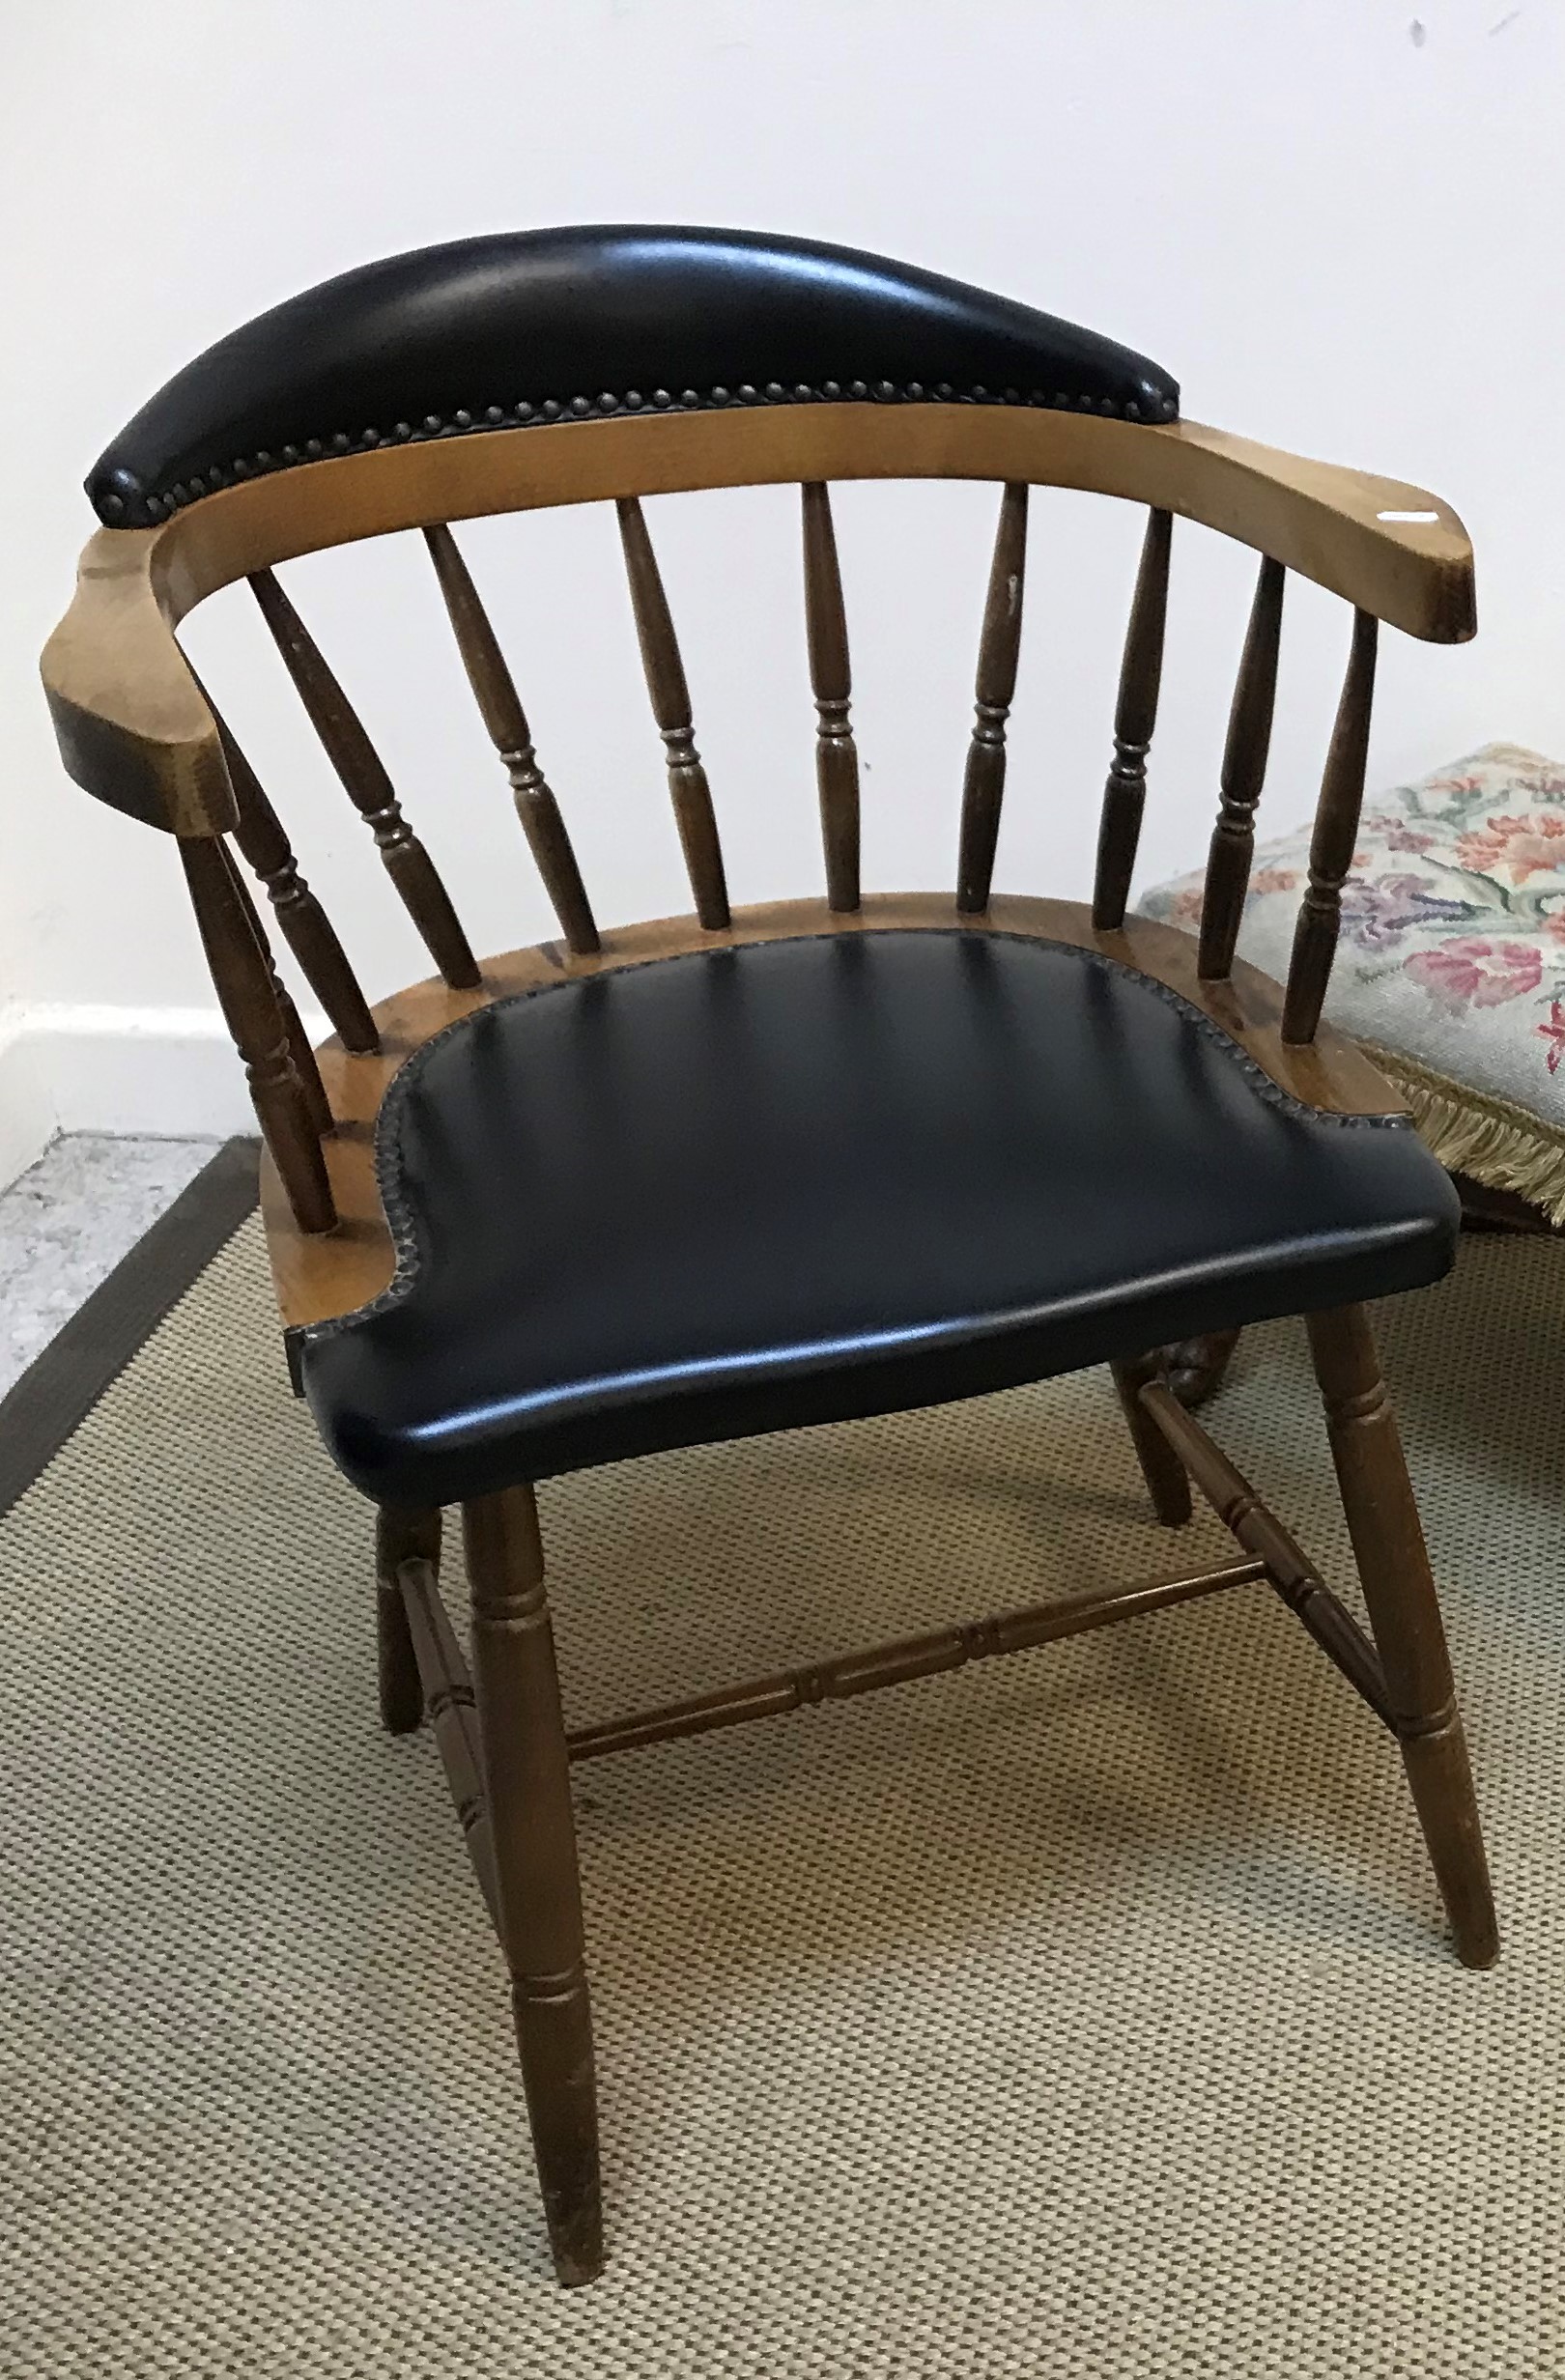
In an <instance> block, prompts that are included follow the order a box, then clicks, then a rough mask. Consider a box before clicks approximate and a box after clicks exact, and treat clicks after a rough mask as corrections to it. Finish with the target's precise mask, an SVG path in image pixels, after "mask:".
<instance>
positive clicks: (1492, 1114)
mask: <svg viewBox="0 0 1565 2380" xmlns="http://www.w3.org/2000/svg"><path fill="white" fill-rule="evenodd" d="M1358 1046H1359V1048H1360V1049H1361V1050H1362V1051H1363V1053H1364V1055H1365V1057H1366V1058H1367V1059H1368V1060H1369V1061H1370V1063H1372V1064H1373V1065H1376V1066H1379V1067H1380V1072H1381V1073H1382V1074H1383V1075H1384V1076H1385V1077H1386V1079H1387V1081H1388V1082H1390V1083H1392V1084H1394V1085H1395V1087H1396V1089H1397V1090H1398V1091H1401V1092H1402V1095H1403V1097H1404V1098H1405V1099H1406V1100H1407V1102H1408V1105H1409V1109H1410V1110H1411V1113H1412V1119H1413V1122H1414V1123H1415V1124H1416V1125H1417V1127H1418V1130H1419V1132H1420V1133H1421V1135H1422V1136H1423V1138H1424V1139H1425V1140H1426V1141H1427V1142H1428V1144H1429V1146H1430V1148H1432V1149H1433V1150H1434V1152H1435V1154H1436V1156H1437V1157H1438V1159H1439V1161H1440V1163H1441V1164H1442V1165H1443V1166H1444V1167H1445V1168H1446V1170H1447V1171H1448V1172H1449V1173H1452V1174H1467V1175H1470V1176H1471V1177H1472V1179H1473V1180H1474V1181H1481V1182H1483V1183H1485V1184H1486V1185H1487V1186H1488V1187H1489V1188H1490V1189H1491V1190H1509V1191H1511V1192H1512V1193H1513V1194H1514V1195H1515V1196H1516V1197H1517V1198H1521V1199H1525V1200H1526V1202H1527V1204H1528V1205H1529V1206H1536V1207H1537V1208H1538V1209H1539V1210H1540V1212H1542V1213H1543V1214H1545V1215H1547V1216H1548V1218H1549V1220H1550V1222H1551V1223H1554V1224H1565V1129H1558V1128H1556V1127H1555V1126H1553V1125H1551V1124H1548V1123H1545V1122H1544V1120H1543V1119H1542V1118H1541V1117H1539V1116H1534V1115H1533V1114H1532V1113H1531V1111H1530V1110H1529V1109H1527V1108H1524V1107H1518V1106H1517V1105H1516V1103H1515V1101H1514V1100H1511V1099H1501V1098H1497V1097H1495V1095H1494V1093H1493V1092H1492V1091H1468V1090H1466V1089H1465V1088H1464V1086H1463V1085H1462V1084H1460V1083H1454V1082H1453V1081H1452V1080H1451V1078H1450V1076H1449V1075H1447V1074H1434V1073H1432V1072H1431V1071H1430V1069H1429V1068H1428V1067H1427V1066H1421V1065H1420V1064H1419V1063H1418V1062H1417V1060H1416V1059H1412V1058H1405V1057H1404V1056H1403V1055H1402V1053H1401V1051H1400V1050H1388V1049H1382V1048H1381V1047H1380V1045H1379V1044H1378V1043H1377V1042H1374V1041H1360V1042H1359V1045H1358Z"/></svg>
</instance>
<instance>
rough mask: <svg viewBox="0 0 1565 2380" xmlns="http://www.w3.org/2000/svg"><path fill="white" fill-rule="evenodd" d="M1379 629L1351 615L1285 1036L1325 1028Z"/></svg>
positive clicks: (1359, 803)
mask: <svg viewBox="0 0 1565 2380" xmlns="http://www.w3.org/2000/svg"><path fill="white" fill-rule="evenodd" d="M1378 629H1379V622H1378V621H1377V619H1376V617H1375V614H1374V613H1373V612H1372V611H1355V612H1354V613H1353V638H1352V647H1351V649H1350V651H1349V655H1348V672H1347V675H1346V676H1345V678H1344V679H1343V682H1342V698H1341V700H1340V701H1339V702H1338V705H1337V719H1336V724H1335V726H1334V727H1333V729H1332V731H1331V748H1330V750H1329V751H1328V752H1327V754H1326V764H1325V774H1324V776H1323V779H1322V780H1321V799H1320V801H1319V802H1318V803H1317V805H1316V809H1315V833H1314V835H1313V836H1311V838H1310V881H1309V887H1308V890H1307V891H1306V893H1305V894H1304V898H1303V900H1302V901H1301V903H1300V904H1299V912H1298V923H1297V925H1296V926H1295V929H1294V954H1293V958H1292V960H1291V961H1290V963H1289V968H1288V994H1287V998H1286V1000H1285V1001H1284V1004H1283V1024H1282V1037H1283V1039H1284V1040H1285V1041H1309V1040H1312V1039H1313V1038H1314V1034H1315V1028H1316V1027H1317V1025H1318V1024H1319V1023H1320V1022H1321V1010H1322V1007H1323V1005H1324V1002H1325V996H1326V985H1327V984H1328V983H1329V981H1330V979H1331V962H1332V959H1333V958H1334V957H1335V955H1336V949H1337V928H1338V925H1339V924H1340V922H1341V920H1342V888H1343V886H1344V885H1345V884H1346V883H1347V881H1348V871H1349V869H1350V868H1351V867H1352V864H1353V845H1354V843H1355V842H1356V841H1357V839H1358V813H1359V811H1360V809H1361V808H1363V802H1364V770H1365V766H1366V763H1367V761H1368V758H1369V731H1370V706H1371V704H1372V702H1373V701H1374V698H1375V648H1376V638H1377V633H1378Z"/></svg>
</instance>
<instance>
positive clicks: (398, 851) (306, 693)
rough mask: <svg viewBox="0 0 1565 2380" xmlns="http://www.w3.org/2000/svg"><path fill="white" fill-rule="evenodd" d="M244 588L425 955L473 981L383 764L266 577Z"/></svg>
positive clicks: (461, 936) (474, 968)
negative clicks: (251, 594)
mask: <svg viewBox="0 0 1565 2380" xmlns="http://www.w3.org/2000/svg"><path fill="white" fill-rule="evenodd" d="M250 585H251V587H252V588H253V589H254V592H255V599H256V602H257V604H258V605H259V606H260V609H261V616H262V618H263V619H264V620H265V621H266V624H267V626H268V628H269V629H270V631H271V636H272V641H273V642H274V643H275V645H276V647H277V650H278V652H279V653H280V654H281V655H282V658H283V663H284V666H286V668H287V670H288V674H289V676H290V677H291V678H292V679H293V681H294V684H295V686H296V687H297V688H298V690H299V700H300V701H301V702H302V703H303V705H304V708H305V711H306V713H307V714H308V716H309V720H310V724H311V725H312V726H313V727H314V729H315V732H316V734H317V735H318V736H319V737H320V739H321V745H322V749H323V751H325V753H326V755H327V759H328V760H329V761H330V763H331V766H332V768H333V769H334V770H335V771H336V774H337V776H338V778H339V779H340V780H341V783H342V787H343V790H344V792H345V793H346V794H347V796H348V798H349V800H350V801H351V802H352V803H353V805H354V808H356V810H357V812H358V814H359V816H360V817H361V818H362V819H363V821H364V823H365V825H366V826H367V827H368V828H369V829H370V831H371V833H372V834H373V836H374V837H375V845H376V849H377V850H378V851H379V852H380V855H381V858H382V860H383V861H384V864H385V871H386V874H387V875H388V876H389V877H390V879H391V881H392V883H393V884H394V885H395V887H396V889H397V893H398V894H399V895H400V897H401V900H402V905H403V907H404V908H405V909H406V910H407V912H408V915H409V916H410V918H412V920H413V923H414V925H415V926H416V927H417V928H418V932H419V935H420V937H421V938H422V941H423V945H424V948H425V949H426V950H427V951H428V952H429V955H430V957H431V958H432V959H433V960H434V961H435V964H436V966H437V967H438V968H439V969H440V971H441V975H442V976H443V977H444V978H445V980H446V981H447V983H450V984H453V985H456V986H464V985H470V984H474V983H476V982H477V980H478V965H477V961H476V960H475V959H474V957H473V955H472V951H471V949H470V948H469V944H468V938H467V935H466V934H465V933H464V932H463V930H462V927H461V924H460V922H459V921H458V919H457V914H456V911H455V910H454V909H453V908H452V906H451V900H450V895H449V894H448V893H447V892H446V890H445V887H444V885H443V884H442V883H441V879H440V876H439V875H438V873H437V872H436V868H435V864H434V862H433V861H432V860H431V858H430V856H429V854H428V852H427V851H426V850H425V849H424V846H423V844H422V843H421V842H420V841H419V839H418V837H417V836H416V835H415V834H414V833H413V829H412V827H411V826H410V825H409V824H408V821H407V819H406V818H405V817H404V816H403V813H402V805H401V803H400V802H399V801H398V799H397V797H396V793H395V791H394V790H393V788H392V784H391V779H390V778H389V777H388V776H387V775H386V772H385V764H384V761H383V760H382V758H381V755H380V753H379V752H378V751H376V749H375V747H374V745H373V744H372V743H371V742H370V739H369V737H368V735H367V734H366V733H365V731H364V725H363V722H362V721H361V720H360V718H359V716H358V714H357V712H356V710H355V709H354V707H353V705H352V703H351V702H350V701H349V699H348V697H347V695H346V694H344V693H343V691H342V688H341V687H340V686H339V685H338V683H337V680H336V678H335V676H334V675H333V674H332V672H331V670H330V669H329V668H328V667H327V662H326V658H325V656H324V654H323V653H322V651H321V649H320V647H319V645H318V644H317V643H316V641H315V639H314V637H312V636H311V635H310V633H309V631H308V629H307V628H306V627H305V625H304V623H303V621H302V620H301V619H300V618H299V613H298V611H297V610H296V609H295V608H294V606H293V604H292V603H291V601H290V600H289V598H288V596H287V595H285V594H284V592H283V590H282V587H281V586H280V585H279V583H278V581H277V580H276V578H275V577H274V576H273V575H272V573H271V572H270V570H260V571H256V572H254V573H252V575H251V579H250Z"/></svg>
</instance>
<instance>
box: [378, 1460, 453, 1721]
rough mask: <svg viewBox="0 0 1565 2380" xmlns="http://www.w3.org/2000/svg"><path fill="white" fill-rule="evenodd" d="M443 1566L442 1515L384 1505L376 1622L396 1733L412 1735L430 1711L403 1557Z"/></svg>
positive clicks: (384, 1707) (386, 1712)
mask: <svg viewBox="0 0 1565 2380" xmlns="http://www.w3.org/2000/svg"><path fill="white" fill-rule="evenodd" d="M413 1561H418V1562H427V1563H429V1565H430V1567H431V1568H432V1569H433V1570H437V1571H438V1570H439V1569H440V1566H441V1516H440V1512H439V1510H438V1509H437V1510H436V1511H434V1512H419V1511H416V1510H414V1509H413V1508H411V1507H408V1506H402V1505H397V1506H393V1505H383V1506H382V1507H381V1509H380V1510H379V1512H378V1513H377V1514H376V1516H375V1622H376V1640H377V1646H378V1650H379V1656H380V1682H381V1717H382V1719H383V1721H384V1724H385V1726H386V1727H387V1728H388V1729H389V1730H390V1732H391V1734H392V1735H394V1736H408V1735H412V1733H413V1729H414V1728H415V1727H416V1726H417V1725H418V1723H419V1721H420V1720H421V1719H422V1717H423V1715H424V1689H423V1687H422V1686H420V1684H419V1682H418V1663H417V1662H416V1661H415V1660H414V1658H413V1638H412V1636H411V1635H410V1634H409V1632H408V1614H407V1611H406V1609H405V1607H404V1605H403V1601H402V1589H401V1588H400V1586H399V1585H398V1584H397V1565H398V1564H399V1563H401V1562H413Z"/></svg>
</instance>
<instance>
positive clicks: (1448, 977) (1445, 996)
mask: <svg viewBox="0 0 1565 2380" xmlns="http://www.w3.org/2000/svg"><path fill="white" fill-rule="evenodd" d="M1490 960H1494V961H1495V962H1496V964H1494V965H1493V966H1491V965H1488V964H1486V962H1487V961H1490ZM1402 965H1403V971H1404V973H1405V974H1407V975H1409V976H1411V977H1412V978H1413V979H1414V981H1415V982H1418V983H1421V984H1422V985H1423V987H1424V989H1425V991H1426V992H1428V993H1429V994H1430V995H1431V997H1432V998H1433V999H1435V1000H1437V1001H1438V1002H1439V1003H1440V1006H1442V1007H1445V1008H1465V1006H1466V1005H1467V1003H1468V1001H1469V1000H1470V1001H1471V1003H1472V1005H1473V1006H1474V1007H1475V1008H1494V1007H1497V1006H1499V1004H1500V1002H1501V1001H1502V1000H1520V999H1521V998H1522V993H1523V992H1535V991H1536V990H1537V988H1538V985H1539V983H1540V981H1541V980H1542V978H1543V952H1542V951H1541V950H1540V949H1538V947H1537V945H1536V944H1535V943H1530V942H1499V943H1494V942H1480V941H1479V940H1478V939H1477V937H1476V936H1474V935H1471V934H1464V935H1463V936H1461V938H1460V939H1459V940H1458V941H1456V942H1445V943H1441V945H1440V946H1439V948H1438V949H1435V950H1415V951H1414V952H1413V954H1412V956H1411V957H1410V958H1405V959H1404V960H1403V962H1402Z"/></svg>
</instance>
